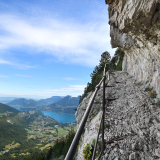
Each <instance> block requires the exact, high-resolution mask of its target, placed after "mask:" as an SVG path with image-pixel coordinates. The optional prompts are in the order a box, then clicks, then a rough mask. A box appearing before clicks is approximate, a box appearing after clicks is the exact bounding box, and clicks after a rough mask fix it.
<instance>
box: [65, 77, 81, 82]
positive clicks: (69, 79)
mask: <svg viewBox="0 0 160 160" xmlns="http://www.w3.org/2000/svg"><path fill="white" fill-rule="evenodd" d="M62 79H64V80H67V81H74V80H81V79H79V78H73V77H66V78H62Z"/></svg>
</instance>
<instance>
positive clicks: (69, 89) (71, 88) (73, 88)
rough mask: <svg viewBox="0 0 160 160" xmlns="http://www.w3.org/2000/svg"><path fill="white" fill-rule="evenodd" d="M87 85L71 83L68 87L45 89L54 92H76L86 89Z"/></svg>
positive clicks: (46, 91) (47, 91)
mask: <svg viewBox="0 0 160 160" xmlns="http://www.w3.org/2000/svg"><path fill="white" fill-rule="evenodd" d="M85 87H86V85H69V86H68V87H67V88H58V89H46V90H43V92H45V93H54V92H57V93H58V92H75V91H84V88H85Z"/></svg>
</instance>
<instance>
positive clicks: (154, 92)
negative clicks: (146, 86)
mask: <svg viewBox="0 0 160 160" xmlns="http://www.w3.org/2000/svg"><path fill="white" fill-rule="evenodd" d="M149 95H150V97H151V98H156V96H157V94H156V91H153V92H150V94H149Z"/></svg>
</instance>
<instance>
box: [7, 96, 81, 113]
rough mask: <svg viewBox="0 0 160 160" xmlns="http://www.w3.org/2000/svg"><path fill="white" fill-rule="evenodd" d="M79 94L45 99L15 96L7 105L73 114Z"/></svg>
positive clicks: (23, 108)
mask: <svg viewBox="0 0 160 160" xmlns="http://www.w3.org/2000/svg"><path fill="white" fill-rule="evenodd" d="M79 99H80V96H78V97H71V96H69V95H68V96H66V97H61V96H53V97H51V98H47V99H41V100H38V101H36V100H33V99H29V100H28V99H25V98H16V99H14V100H12V101H10V102H9V103H7V105H9V106H11V107H18V108H20V109H22V110H46V111H54V112H58V113H68V114H75V109H76V108H77V107H78V104H79Z"/></svg>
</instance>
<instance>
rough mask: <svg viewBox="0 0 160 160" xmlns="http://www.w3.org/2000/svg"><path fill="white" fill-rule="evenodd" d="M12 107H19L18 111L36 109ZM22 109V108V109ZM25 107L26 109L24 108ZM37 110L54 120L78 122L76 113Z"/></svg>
mask: <svg viewBox="0 0 160 160" xmlns="http://www.w3.org/2000/svg"><path fill="white" fill-rule="evenodd" d="M11 107H12V108H15V109H17V110H18V111H21V112H23V111H28V112H29V111H35V110H32V109H30V110H25V109H24V108H19V107H13V106H11ZM21 109H22V110H21ZM23 109H24V110H23ZM36 111H40V112H41V113H43V115H45V116H48V117H50V118H53V119H54V120H56V121H57V122H59V123H76V117H75V114H74V115H73V114H67V113H57V112H53V111H45V110H36Z"/></svg>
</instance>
